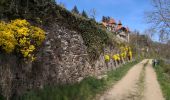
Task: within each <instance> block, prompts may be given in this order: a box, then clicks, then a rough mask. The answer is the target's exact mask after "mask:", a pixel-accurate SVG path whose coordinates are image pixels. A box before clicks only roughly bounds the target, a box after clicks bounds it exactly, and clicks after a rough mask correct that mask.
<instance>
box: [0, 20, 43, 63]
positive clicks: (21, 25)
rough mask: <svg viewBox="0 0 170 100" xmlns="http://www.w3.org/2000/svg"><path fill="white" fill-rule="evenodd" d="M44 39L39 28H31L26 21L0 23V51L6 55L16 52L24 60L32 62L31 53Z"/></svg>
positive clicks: (32, 56) (32, 55)
mask: <svg viewBox="0 0 170 100" xmlns="http://www.w3.org/2000/svg"><path fill="white" fill-rule="evenodd" d="M44 39H45V32H44V31H43V30H42V29H41V28H38V27H35V26H31V25H30V23H29V22H27V21H26V20H21V19H16V20H12V21H11V22H10V23H5V22H3V21H1V22H0V50H1V51H4V52H6V53H12V52H17V53H20V54H21V55H22V56H23V57H24V58H28V59H32V60H33V59H34V54H33V52H34V51H35V49H36V47H37V46H39V45H41V43H42V42H43V41H44Z"/></svg>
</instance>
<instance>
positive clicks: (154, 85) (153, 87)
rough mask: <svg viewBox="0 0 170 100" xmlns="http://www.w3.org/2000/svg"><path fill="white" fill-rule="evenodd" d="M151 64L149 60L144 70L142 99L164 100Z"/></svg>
mask: <svg viewBox="0 0 170 100" xmlns="http://www.w3.org/2000/svg"><path fill="white" fill-rule="evenodd" d="M151 64H152V60H150V61H149V64H148V65H147V67H146V71H145V76H146V77H145V91H144V100H165V99H164V98H163V95H162V91H161V89H160V86H159V83H158V81H157V78H156V73H155V71H154V69H153V68H152V65H151Z"/></svg>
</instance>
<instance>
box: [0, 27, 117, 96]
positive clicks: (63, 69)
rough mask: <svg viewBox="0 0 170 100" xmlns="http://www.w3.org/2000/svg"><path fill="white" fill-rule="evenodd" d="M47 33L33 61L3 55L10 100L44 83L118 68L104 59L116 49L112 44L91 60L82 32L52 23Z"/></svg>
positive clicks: (0, 74) (0, 67)
mask: <svg viewBox="0 0 170 100" xmlns="http://www.w3.org/2000/svg"><path fill="white" fill-rule="evenodd" d="M46 32H47V33H46V41H45V42H44V43H43V45H42V47H41V48H39V49H38V51H36V52H37V54H36V57H37V58H36V61H34V62H25V61H24V60H22V59H21V58H18V57H16V56H15V55H4V54H0V89H1V91H2V95H4V96H5V97H6V98H7V99H10V97H14V96H17V95H21V94H23V93H24V92H25V91H29V90H30V89H36V88H43V87H44V86H45V85H56V84H71V83H75V82H79V81H81V80H82V79H83V78H85V77H87V76H90V75H96V76H98V75H100V74H102V73H104V72H106V71H107V70H111V69H114V68H115V66H114V63H113V61H112V60H111V61H110V62H109V63H108V64H106V63H105V60H104V53H106V54H107V53H108V54H111V53H113V52H116V49H115V48H113V46H110V47H107V48H105V50H104V53H103V54H101V55H100V57H99V58H98V59H97V60H95V61H94V62H92V61H90V58H89V55H88V53H87V47H86V46H85V44H84V41H83V39H82V37H81V34H80V33H78V32H76V31H72V30H69V29H67V28H65V27H62V26H59V25H58V24H53V25H51V26H50V27H49V28H48V29H46Z"/></svg>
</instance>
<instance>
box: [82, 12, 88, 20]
mask: <svg viewBox="0 0 170 100" xmlns="http://www.w3.org/2000/svg"><path fill="white" fill-rule="evenodd" d="M82 16H83V17H85V18H88V15H87V13H86V12H85V11H84V10H83V12H82Z"/></svg>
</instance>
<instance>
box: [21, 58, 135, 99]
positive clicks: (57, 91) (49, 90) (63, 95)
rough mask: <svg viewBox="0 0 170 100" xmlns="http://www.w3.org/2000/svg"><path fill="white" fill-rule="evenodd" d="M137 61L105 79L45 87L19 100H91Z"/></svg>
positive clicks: (89, 79)
mask: <svg viewBox="0 0 170 100" xmlns="http://www.w3.org/2000/svg"><path fill="white" fill-rule="evenodd" d="M137 63H138V61H133V62H129V63H127V64H125V65H122V66H121V67H120V68H118V69H117V70H113V71H110V72H108V74H107V76H108V77H107V78H106V79H104V78H103V79H96V78H94V77H88V78H86V79H84V80H83V81H81V82H80V83H76V84H73V85H62V86H46V87H45V88H44V89H42V90H34V91H31V92H28V93H26V94H25V95H23V96H22V97H20V98H19V99H20V100H92V99H93V98H94V97H95V96H96V94H98V93H101V92H102V91H104V90H106V89H107V87H108V86H110V85H111V84H112V83H113V82H116V81H118V80H120V79H121V78H122V77H123V76H124V75H125V74H126V73H127V71H128V70H129V69H130V68H131V67H132V66H133V65H135V64H137Z"/></svg>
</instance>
